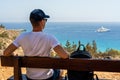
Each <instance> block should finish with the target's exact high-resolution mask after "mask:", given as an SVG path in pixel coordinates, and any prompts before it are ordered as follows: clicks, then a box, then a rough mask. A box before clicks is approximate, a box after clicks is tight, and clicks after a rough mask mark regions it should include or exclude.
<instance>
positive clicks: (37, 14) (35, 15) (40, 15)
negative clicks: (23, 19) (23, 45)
mask: <svg viewBox="0 0 120 80" xmlns="http://www.w3.org/2000/svg"><path fill="white" fill-rule="evenodd" d="M44 18H50V16H49V15H46V14H45V13H44V12H43V11H42V10H41V9H34V10H33V11H32V12H31V13H30V19H34V20H35V21H40V20H42V19H44Z"/></svg>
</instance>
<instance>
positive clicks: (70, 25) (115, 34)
mask: <svg viewBox="0 0 120 80" xmlns="http://www.w3.org/2000/svg"><path fill="white" fill-rule="evenodd" d="M0 24H2V25H4V26H5V27H6V29H25V30H27V32H28V31H32V28H31V24H30V23H28V22H26V23H0ZM101 26H104V27H105V28H108V29H110V31H109V32H102V33H99V32H96V30H97V29H98V28H100V27H101ZM44 32H47V33H50V34H53V35H54V36H55V37H56V38H57V39H58V40H59V42H60V43H61V44H62V45H65V43H66V41H67V40H69V41H70V42H71V43H73V42H74V43H76V44H77V43H78V41H79V40H80V41H81V43H82V44H84V45H86V44H87V43H90V44H92V41H93V40H95V41H96V43H97V48H98V51H106V49H111V48H112V49H116V50H120V22H48V23H47V24H46V27H45V29H44Z"/></svg>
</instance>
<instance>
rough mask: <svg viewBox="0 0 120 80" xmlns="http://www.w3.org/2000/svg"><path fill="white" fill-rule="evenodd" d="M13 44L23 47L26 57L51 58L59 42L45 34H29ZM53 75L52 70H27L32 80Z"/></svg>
mask: <svg viewBox="0 0 120 80" xmlns="http://www.w3.org/2000/svg"><path fill="white" fill-rule="evenodd" d="M13 44H14V45H15V46H16V47H20V46H21V47H22V49H23V52H24V55H25V56H50V51H51V49H52V48H54V47H56V46H57V45H59V42H58V41H57V39H56V38H55V37H54V36H52V35H48V34H46V33H43V32H27V33H23V34H21V35H20V36H19V37H17V38H16V39H15V40H14V42H13ZM52 75H53V70H52V69H42V68H39V69H38V68H27V76H28V77H29V78H31V79H47V78H49V77H51V76H52Z"/></svg>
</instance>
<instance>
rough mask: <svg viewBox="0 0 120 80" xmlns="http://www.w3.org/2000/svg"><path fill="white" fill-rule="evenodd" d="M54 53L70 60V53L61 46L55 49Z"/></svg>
mask: <svg viewBox="0 0 120 80" xmlns="http://www.w3.org/2000/svg"><path fill="white" fill-rule="evenodd" d="M54 51H55V52H56V53H57V54H58V55H59V56H60V57H61V58H63V59H66V58H69V55H68V52H67V51H65V50H64V49H63V48H62V47H61V46H60V45H57V46H56V47H55V48H54Z"/></svg>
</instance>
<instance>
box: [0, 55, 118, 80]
mask: <svg viewBox="0 0 120 80" xmlns="http://www.w3.org/2000/svg"><path fill="white" fill-rule="evenodd" d="M1 65H2V66H8V67H14V78H15V80H22V79H20V77H21V67H29V68H54V69H69V70H76V71H107V72H120V60H103V59H75V58H70V59H61V58H49V57H36V56H34V57H25V56H24V57H20V56H16V57H15V56H9V57H7V56H1ZM18 78H19V79H18Z"/></svg>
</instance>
